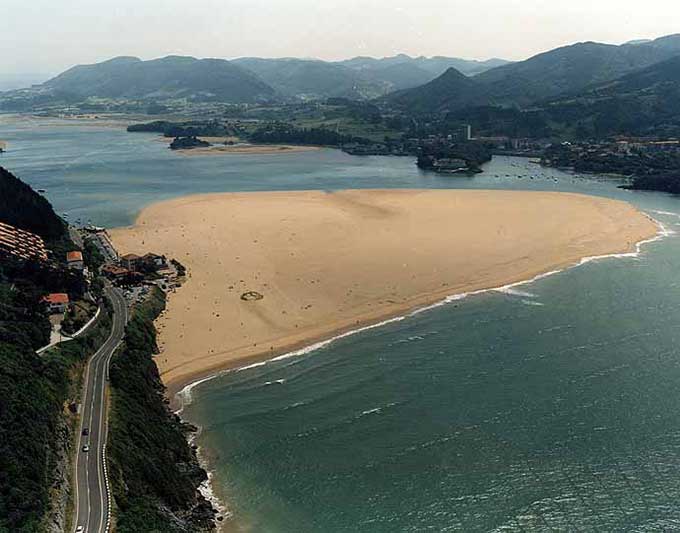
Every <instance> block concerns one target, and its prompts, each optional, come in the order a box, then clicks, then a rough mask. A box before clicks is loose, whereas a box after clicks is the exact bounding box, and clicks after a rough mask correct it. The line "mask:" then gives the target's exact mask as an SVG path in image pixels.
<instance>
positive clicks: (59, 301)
mask: <svg viewBox="0 0 680 533" xmlns="http://www.w3.org/2000/svg"><path fill="white" fill-rule="evenodd" d="M42 301H43V302H45V303H46V304H47V309H48V311H49V313H50V314H51V315H58V314H61V313H65V312H66V308H67V307H68V294H65V293H62V292H55V293H52V294H48V295H47V296H45V297H43V299H42Z"/></svg>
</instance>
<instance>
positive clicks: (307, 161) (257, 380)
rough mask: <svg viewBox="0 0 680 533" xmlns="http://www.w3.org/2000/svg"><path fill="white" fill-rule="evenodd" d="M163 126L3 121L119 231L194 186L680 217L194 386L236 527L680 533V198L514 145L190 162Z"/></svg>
mask: <svg viewBox="0 0 680 533" xmlns="http://www.w3.org/2000/svg"><path fill="white" fill-rule="evenodd" d="M153 138H154V136H153V135H148V134H128V133H126V132H124V131H122V130H120V129H114V128H104V127H100V126H97V127H94V126H83V125H73V124H69V125H64V123H62V122H61V121H49V122H44V121H41V122H40V123H38V125H37V126H36V124H33V125H32V124H30V123H28V122H26V123H24V122H22V121H19V122H17V121H15V120H9V119H3V118H2V117H0V139H2V140H6V141H8V142H9V149H10V151H9V152H8V153H6V154H4V155H2V156H0V164H1V165H3V166H5V167H7V168H8V169H9V170H10V171H13V172H15V173H16V174H17V175H18V176H19V177H21V178H22V179H24V180H26V181H28V182H29V183H30V184H31V185H33V186H34V187H35V188H41V189H45V190H46V191H47V192H46V195H47V196H48V198H49V199H50V200H51V201H52V202H53V204H54V205H55V207H56V208H57V210H58V211H59V212H61V213H67V214H68V216H69V220H76V219H80V220H81V221H92V222H93V223H95V224H98V225H107V226H114V225H124V224H130V223H132V222H133V220H134V216H135V214H136V213H138V211H139V210H140V209H141V208H142V207H143V206H145V205H147V204H148V203H150V202H154V201H158V200H160V199H164V198H169V197H172V196H179V195H185V194H190V193H195V192H217V191H246V190H247V191H251V190H298V189H322V190H325V189H329V190H332V189H340V188H386V187H397V188H410V187H413V188H482V189H521V190H556V191H568V192H581V193H585V194H595V195H601V196H607V197H612V198H617V199H624V200H627V201H629V202H631V203H633V204H635V205H637V206H638V207H640V208H641V209H643V210H644V211H646V212H647V213H648V214H649V215H650V216H652V217H654V218H656V219H657V220H659V221H660V222H661V223H663V225H664V226H665V228H666V230H667V233H668V234H667V235H666V236H664V237H662V238H661V239H660V240H658V241H655V242H652V243H648V244H645V245H644V246H642V248H641V253H640V254H639V255H637V256H627V257H617V258H607V259H598V260H594V261H590V262H588V263H585V264H583V265H581V266H579V267H576V268H572V269H569V270H567V271H564V272H560V273H555V274H553V275H551V276H548V277H545V278H542V279H539V280H537V281H534V282H532V283H530V284H526V285H522V286H515V287H512V288H505V289H501V290H496V291H487V292H485V293H482V294H476V295H470V296H468V297H465V298H458V299H452V301H451V302H449V303H447V304H445V305H441V306H439V307H436V308H433V309H430V310H427V311H424V312H421V313H417V314H415V315H413V316H409V317H405V318H404V319H403V320H399V321H394V322H391V323H389V324H386V325H383V326H381V327H378V328H373V329H370V330H366V331H363V332H361V333H357V334H355V335H351V336H347V337H344V338H342V339H338V340H337V341H335V342H333V343H330V344H327V345H324V346H323V347H321V348H320V349H318V350H314V351H305V352H304V353H302V354H299V355H297V356H294V357H289V358H284V359H280V360H278V361H274V362H270V363H268V364H264V365H260V366H256V367H252V368H249V369H245V370H242V371H238V372H232V373H228V374H223V375H221V376H219V377H216V378H215V379H212V380H209V381H206V382H203V383H201V384H200V385H198V386H196V387H195V388H193V389H192V391H191V403H189V404H188V405H186V406H185V408H184V411H183V416H184V417H185V418H187V419H188V420H190V421H191V422H193V423H196V424H198V425H199V426H201V427H202V431H201V434H200V436H199V437H198V439H197V444H198V445H199V446H200V448H201V452H202V456H203V457H204V459H205V460H206V462H207V464H208V466H209V467H210V469H211V471H212V474H213V477H212V485H213V490H214V492H215V494H217V495H218V496H219V497H220V499H221V500H222V501H223V502H224V504H225V506H226V507H227V509H228V512H230V513H233V515H234V517H235V518H236V522H237V524H238V525H239V527H240V529H243V530H245V531H257V532H272V533H273V532H281V533H283V532H286V533H288V532H291V533H292V532H324V533H325V532H329V533H330V532H354V531H358V532H397V531H399V532H402V531H403V532H411V531H412V532H420V531H499V532H500V531H517V532H525V531H669V530H677V529H680V506H678V504H677V502H678V500H679V499H680V278H679V277H678V260H679V259H680V239H678V238H677V236H675V235H674V234H673V232H674V230H677V229H680V200H679V199H678V198H676V197H673V196H670V195H664V194H658V193H641V192H631V191H624V190H621V189H618V188H617V186H618V185H619V184H620V181H618V180H616V179H613V178H606V177H594V176H579V175H574V174H571V173H564V172H561V171H558V170H554V169H544V168H541V167H540V166H538V165H535V164H532V163H530V162H529V161H528V160H526V159H520V158H508V157H499V158H495V159H494V161H493V162H492V163H490V164H488V165H487V166H486V168H485V173H484V174H481V175H478V176H475V177H473V178H462V177H448V176H437V175H432V174H427V173H422V172H420V171H419V170H418V169H417V168H416V167H415V165H414V162H413V161H412V160H411V159H410V158H389V157H367V158H359V157H352V156H348V155H346V154H342V153H340V152H337V151H334V150H320V151H318V152H308V153H298V154H277V155H268V156H266V155H229V156H215V157H185V156H182V155H179V154H173V153H170V151H169V150H167V148H165V146H164V145H163V144H161V143H158V142H155V141H154V140H153ZM451 253H455V251H452V252H451Z"/></svg>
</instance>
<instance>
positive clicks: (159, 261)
mask: <svg viewBox="0 0 680 533" xmlns="http://www.w3.org/2000/svg"><path fill="white" fill-rule="evenodd" d="M142 261H143V263H144V265H146V266H147V267H148V268H151V269H153V270H156V269H159V268H163V267H165V266H166V264H167V262H166V260H165V257H163V256H162V255H156V254H152V253H148V254H146V255H145V256H144V257H142Z"/></svg>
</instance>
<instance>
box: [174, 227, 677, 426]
mask: <svg viewBox="0 0 680 533" xmlns="http://www.w3.org/2000/svg"><path fill="white" fill-rule="evenodd" d="M649 218H650V220H651V221H653V222H654V223H655V224H656V225H657V227H658V232H657V234H656V235H655V236H653V237H650V238H646V239H643V240H641V241H638V242H637V243H635V245H634V247H633V249H631V250H628V251H620V252H612V253H608V254H602V255H594V256H585V257H582V258H581V259H580V260H579V261H577V262H575V263H574V262H572V263H568V264H565V265H563V266H556V267H555V269H554V270H549V271H546V272H541V273H538V274H536V275H534V276H532V277H530V278H526V279H523V280H518V281H512V282H509V283H507V284H505V285H502V286H497V287H489V288H482V289H475V290H471V291H468V292H461V293H455V294H448V295H446V296H444V297H441V296H439V297H433V299H432V301H431V302H430V303H426V304H424V305H423V306H420V307H414V308H412V309H408V310H406V311H404V312H403V313H396V314H394V315H385V316H383V317H379V318H377V319H376V320H377V321H367V322H365V323H363V324H360V325H359V326H358V327H356V328H353V329H338V330H337V331H336V332H335V333H332V334H331V335H330V336H327V337H321V338H318V339H309V340H308V341H306V342H302V343H301V344H295V345H292V346H290V347H289V348H282V349H281V352H282V353H278V354H275V355H272V354H271V353H269V352H262V353H260V354H255V355H253V356H251V357H248V358H243V359H241V360H238V361H234V364H233V366H232V365H229V366H226V367H224V368H222V369H220V370H213V371H206V372H205V375H202V373H201V374H197V375H196V376H195V377H194V379H193V381H187V382H186V383H183V382H179V383H169V384H167V391H168V392H167V394H168V398H169V399H170V403H171V406H173V409H174V410H175V412H176V413H177V414H179V415H181V413H182V412H183V410H184V407H185V406H187V405H189V404H191V402H192V396H191V392H192V390H193V389H194V388H196V387H197V386H199V385H201V384H203V383H206V382H208V381H212V380H213V379H217V378H219V377H220V376H223V375H226V374H229V373H233V372H241V371H244V370H249V369H251V368H257V367H260V366H265V365H267V364H270V363H275V362H278V361H283V360H285V359H290V358H294V357H300V356H303V355H306V354H309V353H313V352H316V351H319V350H322V349H323V348H325V347H327V346H329V345H331V344H333V343H334V342H336V341H338V340H341V339H344V338H347V337H350V336H352V335H356V334H360V333H363V332H365V331H370V330H372V329H376V328H380V327H383V326H386V325H388V324H393V323H396V322H401V321H403V320H407V319H409V318H411V317H414V316H416V315H418V314H420V313H424V312H427V311H431V310H433V309H436V308H438V307H442V306H445V305H448V304H451V303H454V302H458V301H461V300H465V299H467V298H469V297H473V296H478V295H480V294H485V293H488V292H509V291H511V290H512V289H514V288H516V287H523V286H525V285H531V284H532V283H535V282H537V281H540V280H542V279H546V278H549V277H551V276H554V275H556V274H561V273H562V272H566V271H568V270H571V269H573V268H578V267H580V266H583V265H586V264H588V263H592V262H594V261H604V260H608V259H625V258H635V257H639V256H640V254H641V253H642V247H643V246H644V245H646V244H651V243H653V242H657V241H659V240H661V239H662V238H664V237H667V236H669V235H672V234H673V232H672V231H669V230H668V229H666V227H665V226H664V225H663V224H662V223H661V222H659V221H657V220H655V219H653V218H652V217H649Z"/></svg>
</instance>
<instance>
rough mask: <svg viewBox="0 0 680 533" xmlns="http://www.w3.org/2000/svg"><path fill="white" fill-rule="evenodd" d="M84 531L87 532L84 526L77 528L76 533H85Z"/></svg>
mask: <svg viewBox="0 0 680 533" xmlns="http://www.w3.org/2000/svg"><path fill="white" fill-rule="evenodd" d="M84 531H85V528H84V527H83V526H78V527H77V528H76V533H84Z"/></svg>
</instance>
